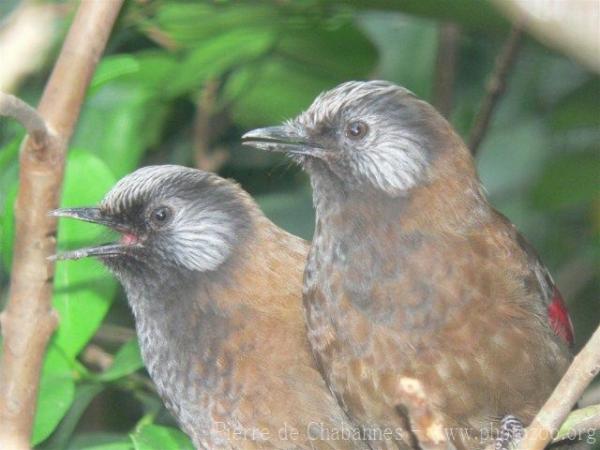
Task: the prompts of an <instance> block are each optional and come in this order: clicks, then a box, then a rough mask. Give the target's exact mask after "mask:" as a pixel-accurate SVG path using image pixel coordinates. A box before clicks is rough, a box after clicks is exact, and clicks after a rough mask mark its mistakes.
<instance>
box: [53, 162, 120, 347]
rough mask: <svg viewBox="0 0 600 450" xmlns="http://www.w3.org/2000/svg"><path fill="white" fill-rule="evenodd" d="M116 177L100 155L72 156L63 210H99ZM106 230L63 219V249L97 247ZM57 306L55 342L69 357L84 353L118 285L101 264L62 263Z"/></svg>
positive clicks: (60, 231)
mask: <svg viewBox="0 0 600 450" xmlns="http://www.w3.org/2000/svg"><path fill="white" fill-rule="evenodd" d="M115 181H116V180H115V177H114V176H113V175H112V173H111V172H110V170H109V169H108V168H107V167H106V165H105V164H104V163H103V162H102V161H101V160H99V159H98V158H97V157H95V156H94V155H92V154H90V153H88V152H83V151H72V152H71V153H70V154H69V158H68V163H67V170H66V175H65V182H64V187H63V195H62V201H61V204H62V206H69V207H73V206H84V205H96V204H98V203H99V202H100V200H101V199H102V197H103V196H104V194H105V193H106V192H107V191H108V190H109V189H110V188H111V187H112V186H113V185H114V184H115ZM105 233H106V231H105V230H104V228H102V227H100V226H97V225H92V224H88V223H84V222H81V221H77V220H72V219H61V222H60V227H59V229H58V248H59V249H65V248H78V247H82V246H86V245H97V244H99V243H100V242H98V238H99V236H100V235H102V234H105ZM54 280H55V282H54V297H53V304H54V307H55V308H56V310H57V311H58V313H59V315H60V326H59V328H58V330H57V332H56V333H55V335H54V337H53V340H54V343H55V344H56V345H57V346H58V347H60V348H61V349H62V350H63V351H64V352H65V354H66V356H67V357H69V358H75V356H76V355H77V354H78V353H79V352H80V351H81V349H82V348H83V347H84V346H85V344H86V343H87V342H88V341H89V339H90V338H91V337H92V336H93V334H94V332H95V331H96V329H97V328H98V326H99V325H100V323H101V322H102V319H103V318H104V316H105V314H106V312H107V311H108V308H109V307H110V305H111V303H112V300H113V297H114V294H115V292H116V281H115V280H114V279H113V278H112V276H110V275H109V274H108V273H107V271H106V270H105V268H104V267H103V266H102V265H101V264H100V262H98V261H97V260H95V259H82V260H78V261H59V262H58V263H57V265H56V272H55V276H54Z"/></svg>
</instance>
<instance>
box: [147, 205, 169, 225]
mask: <svg viewBox="0 0 600 450" xmlns="http://www.w3.org/2000/svg"><path fill="white" fill-rule="evenodd" d="M172 215H173V213H172V211H171V208H169V207H167V206H159V207H158V208H155V209H154V210H152V213H151V214H150V220H151V221H152V223H153V224H154V225H157V226H163V225H165V224H166V223H167V222H169V219H171V216H172Z"/></svg>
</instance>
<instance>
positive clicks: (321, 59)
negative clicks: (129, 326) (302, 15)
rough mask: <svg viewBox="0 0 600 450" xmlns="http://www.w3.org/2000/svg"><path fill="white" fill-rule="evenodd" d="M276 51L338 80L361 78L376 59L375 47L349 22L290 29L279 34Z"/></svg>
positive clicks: (373, 64)
mask: <svg viewBox="0 0 600 450" xmlns="http://www.w3.org/2000/svg"><path fill="white" fill-rule="evenodd" d="M276 52H277V53H278V54H280V55H282V56H284V57H286V58H289V59H291V60H293V61H296V62H300V63H301V64H306V65H307V66H309V67H311V68H312V69H313V70H315V71H317V70H319V71H321V72H322V73H323V74H324V75H327V76H330V77H332V78H339V79H340V80H352V79H356V78H364V77H365V76H366V75H367V74H368V73H369V72H370V71H371V70H372V69H373V67H374V66H375V63H376V62H377V49H376V48H375V47H374V46H373V44H372V43H371V41H370V40H369V39H368V38H367V37H366V36H365V35H364V34H363V33H362V32H361V31H360V30H359V29H358V28H357V27H355V26H354V25H353V24H351V23H344V24H342V25H341V26H339V27H337V28H334V29H326V28H323V27H315V26H303V27H298V28H292V29H291V30H287V31H286V32H285V33H284V34H283V35H282V39H281V41H280V42H279V44H278V45H277V49H276Z"/></svg>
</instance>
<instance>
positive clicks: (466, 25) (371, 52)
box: [0, 0, 600, 450]
mask: <svg viewBox="0 0 600 450" xmlns="http://www.w3.org/2000/svg"><path fill="white" fill-rule="evenodd" d="M0 3H2V2H0ZM13 3H14V2H8V4H7V5H12V4H13ZM3 13H6V9H5V8H4V7H2V8H0V21H1V18H2V16H1V15H2V14H3ZM440 20H453V21H456V22H457V23H459V24H461V25H462V26H463V33H462V37H461V42H460V63H459V65H458V67H457V75H456V84H455V93H454V98H455V106H454V109H453V113H452V116H451V119H452V122H453V123H454V125H455V126H456V127H457V129H458V130H459V131H460V132H461V133H463V135H464V136H467V135H468V131H469V128H470V125H471V124H472V122H473V118H474V114H475V113H476V111H477V109H478V106H479V103H480V101H481V99H482V97H483V95H484V94H485V82H486V76H487V74H488V73H489V72H490V71H491V70H492V67H493V61H494V58H495V56H496V54H497V53H498V51H499V49H500V46H501V43H502V40H503V39H504V37H505V36H506V33H507V31H508V23H507V22H506V21H505V20H504V19H503V18H502V17H501V16H500V15H499V14H498V13H497V12H495V10H494V9H493V7H492V5H491V3H490V2H488V1H487V0H485V1H484V0H453V1H449V0H445V1H439V0H435V1H434V0H401V1H387V0H373V1H358V0H356V1H355V0H340V1H329V0H303V1H294V2H280V1H266V0H265V1H259V2H254V1H250V0H248V1H241V2H231V1H219V2H198V1H166V0H155V1H152V2H129V3H128V6H127V9H126V10H125V11H124V13H123V17H122V18H121V20H120V22H119V26H118V27H117V29H116V30H115V32H114V36H113V39H112V44H111V45H110V46H109V48H110V50H109V51H108V52H107V54H106V55H105V56H104V58H103V60H102V61H101V63H100V65H99V67H98V70H97V71H96V74H95V76H94V79H93V82H92V85H91V88H90V90H89V94H88V97H87V100H86V103H85V105H84V108H83V111H82V116H81V120H80V121H79V124H78V127H77V131H76V135H75V136H74V139H73V142H72V148H73V150H71V152H70V154H69V160H68V166H67V175H66V179H65V187H64V190H63V198H62V205H63V206H80V205H89V204H95V203H97V202H98V201H99V200H100V199H101V198H102V196H103V195H104V193H105V192H106V191H107V190H108V189H109V188H110V187H111V186H112V185H113V184H114V183H115V181H116V180H117V179H119V178H121V177H122V176H123V175H125V174H127V173H129V172H131V171H132V170H134V169H135V168H137V167H139V166H140V165H144V164H157V163H158V164H160V163H179V164H187V165H193V164H194V152H195V150H196V149H197V146H198V145H199V144H198V142H197V139H194V128H195V126H197V124H196V123H195V121H196V120H197V106H198V104H199V103H200V102H201V100H200V99H201V97H202V96H203V95H204V94H205V88H206V86H211V85H212V86H216V90H215V92H214V93H213V97H214V99H213V101H212V102H211V104H210V105H209V111H208V114H209V115H210V117H211V118H210V121H209V122H208V125H209V126H208V130H209V131H210V133H211V135H210V136H204V137H203V138H204V139H205V140H206V143H204V144H203V145H208V146H209V147H210V148H211V149H213V150H214V149H225V150H226V151H227V155H228V158H227V159H226V161H225V163H224V165H223V166H222V167H220V169H219V173H220V174H222V175H224V176H227V177H232V178H235V179H236V180H238V181H239V182H240V183H241V184H242V186H243V187H245V188H246V189H248V190H249V191H250V192H251V193H252V194H253V195H254V196H255V198H256V199H257V201H258V202H259V204H260V205H261V207H262V208H263V209H264V210H265V212H266V213H267V215H269V216H270V217H271V218H272V219H273V220H274V221H275V222H276V223H277V224H279V225H281V226H282V227H284V228H286V229H287V230H289V231H291V232H293V233H296V234H298V235H300V236H302V237H304V238H310V236H311V235H312V230H313V211H312V204H311V194H310V188H309V186H308V184H307V181H306V178H305V177H304V175H302V174H301V173H300V172H299V171H298V169H297V168H295V167H293V166H291V164H289V163H288V162H287V161H285V160H284V159H282V158H281V157H280V156H278V155H266V154H263V153H259V152H255V151H252V150H248V149H241V147H240V144H239V136H240V135H241V134H242V133H243V131H244V130H247V129H249V128H250V127H255V126H263V125H271V124H275V123H277V122H279V121H282V120H284V119H286V118H289V117H291V116H293V115H295V114H297V113H298V112H300V111H301V110H303V109H304V108H306V107H307V106H308V105H309V104H310V102H311V101H312V99H313V98H314V97H315V95H317V94H318V93H319V92H320V91H322V90H325V89H329V88H331V87H333V86H335V85H336V84H338V83H340V82H342V81H346V80H350V79H365V78H384V79H388V80H392V81H394V82H397V83H400V84H403V85H405V86H406V87H408V88H409V89H411V90H413V91H414V92H415V93H417V94H418V95H420V96H422V97H424V98H426V99H428V100H430V101H431V100H432V99H431V95H432V92H433V90H432V84H433V82H434V79H435V77H434V71H435V61H436V52H437V45H438V41H437V39H438V28H439V25H440ZM0 70H1V69H0ZM45 70H47V68H46V69H45ZM42 87H43V79H42V78H41V77H37V78H36V79H34V80H31V81H30V82H29V83H27V84H26V85H25V87H24V88H23V90H22V92H19V95H20V96H21V97H23V98H26V99H32V98H33V99H34V100H33V101H35V97H36V95H39V92H41V89H42ZM66 88H67V89H68V87H66ZM599 125H600V81H599V79H598V77H596V76H594V75H592V74H590V73H588V72H586V71H585V69H583V68H581V67H579V66H577V65H576V64H575V63H573V62H571V61H569V60H568V59H567V58H565V57H563V56H561V55H559V54H557V53H554V52H552V51H550V50H548V49H546V48H544V47H542V46H541V45H539V44H537V43H535V42H533V41H531V40H527V41H526V42H525V45H524V48H523V50H522V53H521V56H520V59H519V61H518V64H517V65H516V67H515V69H514V71H513V73H512V76H511V79H510V82H509V87H508V91H507V92H506V94H505V95H504V96H503V98H502V100H501V103H500V107H499V110H498V112H497V115H496V116H495V118H494V120H493V122H492V125H491V127H490V129H489V130H488V135H487V138H486V140H485V141H484V143H483V147H482V149H481V152H480V155H481V156H480V159H479V162H478V164H479V169H480V173H481V178H482V181H483V183H484V184H485V186H486V188H487V189H488V191H489V193H490V196H491V198H492V200H493V201H494V203H495V205H496V206H497V207H498V208H499V209H500V210H501V211H502V212H504V213H505V214H506V215H508V216H509V217H510V218H511V219H512V220H513V221H514V222H515V223H516V224H517V225H518V226H519V228H520V229H521V230H522V231H523V232H524V234H525V235H526V236H527V237H528V238H529V239H530V240H531V241H533V243H534V244H535V246H536V247H537V248H538V250H539V252H540V254H541V256H542V259H544V260H545V261H546V263H547V264H548V265H549V267H550V269H551V271H552V272H553V273H554V274H555V275H556V278H557V281H558V283H559V285H561V286H562V289H563V291H565V293H566V294H567V295H566V296H567V300H568V302H569V303H570V304H571V309H572V311H573V313H574V314H573V316H574V317H573V318H574V322H575V325H576V328H577V341H578V343H579V345H581V344H582V343H583V342H584V341H585V339H586V337H587V336H588V335H589V333H590V331H591V329H592V327H594V326H596V324H597V323H598V318H599V314H598V305H597V292H598V283H599V281H600V280H599V277H598V271H597V270H595V269H597V267H598V261H599V259H600V251H599V246H598V244H599V243H600V232H599V230H600V197H599V195H598V194H599V189H598V188H599V183H598V180H599V179H600V159H599V154H598V141H599V139H598V138H599V137H600V136H599V134H600V132H599V130H600V128H599ZM22 136H23V133H22V131H21V130H20V128H19V126H18V125H16V124H15V123H12V122H9V121H6V120H0V252H1V259H0V261H1V262H0V291H1V292H3V293H5V292H6V288H7V287H8V277H9V273H10V263H11V259H12V241H13V237H14V224H13V217H14V214H13V206H14V205H13V204H14V198H15V195H16V190H17V170H18V163H17V156H18V148H19V143H20V140H21V138H22ZM212 154H213V153H211V152H209V156H211V155H212ZM108 239H110V237H109V236H108V234H107V232H106V231H105V230H102V229H100V228H98V227H94V226H92V225H90V224H82V223H79V222H76V221H68V220H63V221H61V226H60V229H59V236H58V245H59V248H61V249H68V248H72V247H75V246H81V245H82V244H85V243H91V242H96V243H97V242H99V241H104V240H108ZM565 268H567V269H569V270H571V272H568V270H565ZM573 270H574V271H575V272H576V273H578V274H584V275H585V277H583V278H582V277H581V276H580V277H573V273H572V272H573ZM569 273H570V274H571V275H569ZM4 297H5V295H4ZM3 300H4V299H2V301H3ZM113 300H115V301H114V302H113ZM53 301H54V306H55V308H56V309H57V311H58V312H59V313H60V316H61V321H60V328H59V329H58V331H57V333H56V334H55V336H54V337H53V339H52V341H51V343H50V347H49V350H48V354H47V356H46V360H45V364H44V369H43V376H42V384H41V390H40V395H39V410H38V414H37V416H36V421H35V430H34V434H33V441H34V442H33V443H34V444H35V445H40V448H42V449H44V450H54V449H63V448H68V449H78V450H81V449H87V450H91V449H95V450H131V449H135V450H152V449H161V450H165V449H180V448H181V449H185V448H190V449H191V448H192V447H191V446H190V444H189V441H188V440H187V438H186V437H185V435H183V434H182V433H181V432H179V431H177V429H176V428H174V424H173V422H172V419H170V417H169V416H168V414H166V413H165V411H164V409H163V408H162V406H161V403H160V402H159V401H157V399H156V396H155V394H154V392H153V391H152V389H151V386H150V385H149V384H148V383H147V380H146V379H145V375H144V372H143V369H142V364H141V360H140V356H139V350H138V348H137V344H136V342H135V341H128V342H126V343H124V344H122V345H120V344H115V343H114V341H112V340H110V339H109V340H105V341H102V340H101V339H97V342H96V343H100V344H101V345H102V346H103V348H105V349H106V350H107V351H108V352H109V353H111V354H113V355H114V362H113V363H112V365H111V366H110V367H108V368H107V369H106V370H104V371H103V372H101V371H97V368H96V367H93V365H91V364H90V362H89V360H87V359H86V358H82V356H81V352H82V350H83V349H84V348H85V347H86V345H88V344H89V343H90V341H91V339H92V337H93V336H94V334H95V333H96V332H97V330H98V328H99V327H100V326H101V324H102V323H103V322H105V323H112V324H115V323H116V324H119V325H125V326H131V324H132V321H131V317H130V316H129V313H128V309H127V307H126V306H125V302H124V299H123V296H122V294H121V293H120V290H119V289H118V285H117V282H116V281H115V280H114V279H113V278H112V277H111V276H110V275H109V274H108V273H107V272H106V271H105V270H104V269H103V268H102V267H101V265H100V264H99V263H97V262H96V261H92V260H90V261H86V260H82V261H69V262H60V263H58V264H57V271H56V276H55V295H54V300H53ZM115 395H118V396H119V398H121V397H122V398H124V400H123V402H124V403H125V404H126V405H127V408H124V409H123V408H119V409H116V408H114V407H113V406H112V404H111V403H110V402H112V401H113V400H114V398H115Z"/></svg>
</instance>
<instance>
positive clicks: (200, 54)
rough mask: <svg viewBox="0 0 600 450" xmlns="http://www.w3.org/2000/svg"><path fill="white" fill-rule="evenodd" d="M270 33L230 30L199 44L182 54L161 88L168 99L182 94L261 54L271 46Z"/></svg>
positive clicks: (272, 35)
mask: <svg viewBox="0 0 600 450" xmlns="http://www.w3.org/2000/svg"><path fill="white" fill-rule="evenodd" d="M273 41H274V34H273V32H272V31H271V30H269V29H266V30H261V29H257V30H252V31H251V32H250V33H249V32H248V31H244V30H232V31H229V32H226V33H223V34H221V35H219V36H217V37H215V38H212V39H210V40H209V41H208V42H203V43H202V45H200V46H199V47H197V48H194V49H193V50H191V51H190V52H189V53H187V54H186V55H185V57H184V58H183V61H182V62H181V63H180V64H179V66H178V69H177V71H176V72H175V73H174V74H173V77H171V79H170V80H169V81H168V83H167V84H166V85H165V93H166V95H169V96H173V97H175V96H178V95H182V94H184V93H185V92H187V91H189V90H191V89H195V88H197V87H198V86H199V85H200V84H201V83H202V82H203V81H204V80H206V79H208V78H211V77H215V76H219V75H221V74H222V73H223V72H225V71H226V70H229V69H230V68H231V67H234V66H238V65H241V64H243V63H245V62H247V61H250V60H252V59H254V58H256V57H258V56H259V55H261V54H263V53H265V52H266V51H267V50H268V49H269V47H270V46H271V45H272V44H273Z"/></svg>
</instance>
